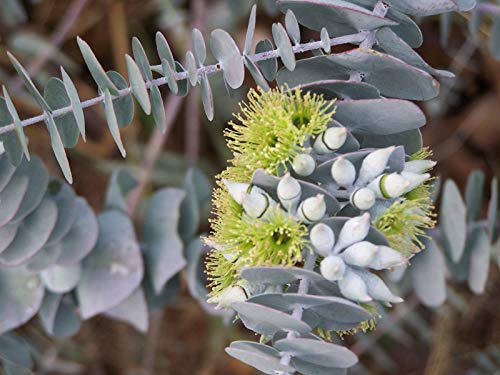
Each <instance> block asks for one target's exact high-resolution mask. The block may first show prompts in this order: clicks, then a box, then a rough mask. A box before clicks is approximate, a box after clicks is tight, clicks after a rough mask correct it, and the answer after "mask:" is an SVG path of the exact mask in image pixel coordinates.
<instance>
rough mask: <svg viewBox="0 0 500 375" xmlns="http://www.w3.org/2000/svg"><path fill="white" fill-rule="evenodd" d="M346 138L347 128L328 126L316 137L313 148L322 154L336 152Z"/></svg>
mask: <svg viewBox="0 0 500 375" xmlns="http://www.w3.org/2000/svg"><path fill="white" fill-rule="evenodd" d="M346 139H347V130H346V128H343V127H333V128H328V129H326V130H325V131H324V132H323V133H321V134H320V135H319V136H318V137H317V138H316V140H315V141H314V146H313V149H314V151H315V152H316V153H318V154H320V155H321V154H328V153H330V152H335V151H337V150H338V149H339V148H341V147H342V146H343V145H344V143H345V141H346Z"/></svg>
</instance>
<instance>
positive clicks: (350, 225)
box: [334, 212, 370, 252]
mask: <svg viewBox="0 0 500 375" xmlns="http://www.w3.org/2000/svg"><path fill="white" fill-rule="evenodd" d="M369 231H370V214H369V213H368V212H365V213H364V214H363V215H361V216H356V217H353V218H352V219H349V220H347V221H346V223H345V224H344V226H343V227H342V229H341V230H340V234H339V239H338V241H337V243H336V245H335V248H334V252H339V251H340V250H342V249H344V248H346V247H347V246H350V245H352V244H354V243H356V242H359V241H363V240H364V239H365V237H366V236H367V235H368V232H369Z"/></svg>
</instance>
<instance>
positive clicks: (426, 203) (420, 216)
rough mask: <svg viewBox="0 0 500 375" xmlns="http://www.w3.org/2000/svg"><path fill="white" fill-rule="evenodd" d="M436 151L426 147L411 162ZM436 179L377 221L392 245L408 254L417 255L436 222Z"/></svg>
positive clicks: (393, 205) (429, 181) (430, 180)
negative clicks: (433, 200) (434, 198)
mask: <svg viewBox="0 0 500 375" xmlns="http://www.w3.org/2000/svg"><path fill="white" fill-rule="evenodd" d="M430 156H432V151H430V150H429V149H428V148H423V149H421V150H420V151H418V152H416V153H415V154H413V155H412V156H411V157H410V161H416V160H426V159H427V158H428V157H430ZM432 180H433V179H432V178H431V179H429V180H427V181H426V182H424V183H423V184H421V185H419V186H418V187H416V188H415V189H413V190H412V191H410V192H408V193H406V194H405V195H404V196H403V197H401V198H400V199H398V200H396V201H395V202H394V203H393V204H392V205H391V206H390V207H389V208H388V209H387V210H386V211H385V212H384V213H383V214H382V215H381V216H379V217H377V218H376V219H375V220H374V222H373V224H374V226H375V227H376V228H377V229H379V230H380V231H381V232H382V233H383V234H384V235H385V236H386V238H387V240H388V241H389V243H390V245H391V247H392V248H393V249H395V250H398V251H399V252H401V253H402V254H404V255H407V256H409V255H411V254H414V253H416V252H418V251H420V250H422V249H423V248H424V244H423V243H422V241H421V239H422V237H425V236H426V235H425V231H426V230H428V229H432V228H434V226H435V224H436V222H435V220H434V217H435V214H434V213H433V210H434V205H433V202H432V198H431V195H432V189H433V183H432Z"/></svg>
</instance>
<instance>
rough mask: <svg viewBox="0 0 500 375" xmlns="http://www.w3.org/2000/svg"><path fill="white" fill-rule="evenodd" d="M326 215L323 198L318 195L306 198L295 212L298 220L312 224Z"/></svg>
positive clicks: (321, 195)
mask: <svg viewBox="0 0 500 375" xmlns="http://www.w3.org/2000/svg"><path fill="white" fill-rule="evenodd" d="M325 213H326V204H325V196H324V195H323V194H318V195H316V196H315V197H310V198H307V199H306V200H304V201H302V203H301V204H300V206H299V209H298V210H297V216H298V217H299V218H300V220H302V221H305V222H307V223H314V222H315V221H318V220H321V219H322V218H323V216H325Z"/></svg>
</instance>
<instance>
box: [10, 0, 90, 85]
mask: <svg viewBox="0 0 500 375" xmlns="http://www.w3.org/2000/svg"><path fill="white" fill-rule="evenodd" d="M88 2H89V0H74V1H73V2H72V3H71V5H70V6H69V7H68V10H67V11H66V14H65V15H64V16H63V17H62V18H61V22H60V23H59V25H58V26H57V28H56V29H55V30H54V32H53V33H52V36H51V38H50V43H51V45H52V46H51V48H48V49H47V50H45V52H44V53H43V54H40V55H38V57H37V58H36V59H35V60H34V61H33V62H32V63H31V64H30V65H29V66H28V67H27V71H28V73H29V75H31V76H34V75H36V74H37V73H38V72H39V71H40V69H42V67H43V66H44V65H45V63H46V62H47V61H48V59H49V58H50V56H51V54H52V53H53V52H54V50H55V49H56V48H57V47H59V46H60V45H61V44H62V43H63V42H64V41H65V40H66V37H67V36H68V33H69V32H70V30H71V28H72V27H73V25H74V24H75V22H76V21H77V19H78V17H80V14H81V13H82V11H83V9H84V8H85V6H86V5H87V3H88ZM22 85H23V82H22V80H21V78H20V77H16V78H15V79H14V80H13V82H12V83H11V84H9V86H10V87H11V88H12V90H13V91H14V92H16V91H17V90H19V89H20V88H21V87H22Z"/></svg>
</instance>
